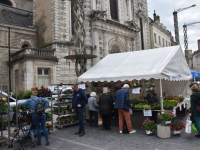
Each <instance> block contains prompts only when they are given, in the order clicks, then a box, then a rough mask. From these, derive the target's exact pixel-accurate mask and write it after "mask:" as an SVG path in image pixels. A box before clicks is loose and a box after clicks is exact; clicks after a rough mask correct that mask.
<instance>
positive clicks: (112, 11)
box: [110, 0, 118, 21]
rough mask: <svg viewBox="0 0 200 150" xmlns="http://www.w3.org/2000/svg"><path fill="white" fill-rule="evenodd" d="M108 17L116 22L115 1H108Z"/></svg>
mask: <svg viewBox="0 0 200 150" xmlns="http://www.w3.org/2000/svg"><path fill="white" fill-rule="evenodd" d="M110 15H111V18H112V19H113V20H117V21H118V9H117V0H110Z"/></svg>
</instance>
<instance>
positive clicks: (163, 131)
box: [157, 124, 171, 139]
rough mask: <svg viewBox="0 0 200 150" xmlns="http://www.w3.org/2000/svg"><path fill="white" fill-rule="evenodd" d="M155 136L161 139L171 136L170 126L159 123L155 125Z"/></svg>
mask: <svg viewBox="0 0 200 150" xmlns="http://www.w3.org/2000/svg"><path fill="white" fill-rule="evenodd" d="M157 136H158V137H160V138H163V139H167V138H170V137H171V130H170V126H162V125H160V124H158V125H157Z"/></svg>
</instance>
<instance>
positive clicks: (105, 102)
mask: <svg viewBox="0 0 200 150" xmlns="http://www.w3.org/2000/svg"><path fill="white" fill-rule="evenodd" d="M112 110H113V99H112V97H111V96H110V95H109V94H108V89H106V88H105V89H103V94H102V95H100V97H99V112H100V114H101V116H102V120H103V128H104V129H105V130H110V129H111V128H110V120H111V114H112Z"/></svg>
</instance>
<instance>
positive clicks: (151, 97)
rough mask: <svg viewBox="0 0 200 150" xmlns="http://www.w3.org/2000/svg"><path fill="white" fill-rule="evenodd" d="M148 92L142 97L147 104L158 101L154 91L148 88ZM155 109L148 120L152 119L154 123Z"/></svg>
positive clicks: (155, 120) (155, 117)
mask: <svg viewBox="0 0 200 150" xmlns="http://www.w3.org/2000/svg"><path fill="white" fill-rule="evenodd" d="M147 92H148V94H147V96H146V97H144V99H145V100H146V102H148V104H154V103H159V98H158V96H157V94H156V93H154V90H148V91H147ZM157 113H158V112H157V111H153V112H152V116H151V117H150V120H153V121H154V123H157Z"/></svg>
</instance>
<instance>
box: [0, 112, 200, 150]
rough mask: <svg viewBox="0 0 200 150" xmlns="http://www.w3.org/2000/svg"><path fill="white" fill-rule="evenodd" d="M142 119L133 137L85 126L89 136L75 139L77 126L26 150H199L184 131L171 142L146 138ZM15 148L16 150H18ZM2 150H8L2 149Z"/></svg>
mask: <svg viewBox="0 0 200 150" xmlns="http://www.w3.org/2000/svg"><path fill="white" fill-rule="evenodd" d="M134 115H135V116H137V117H139V119H137V122H136V121H135V122H134V121H133V119H132V125H133V127H135V129H136V130H137V132H136V133H134V134H120V133H119V130H118V127H117V126H115V124H114V123H113V124H112V130H110V131H104V130H102V127H90V126H89V123H86V124H85V128H86V134H85V136H83V137H79V136H77V135H74V132H76V131H77V129H78V125H75V126H69V127H65V128H64V129H63V130H59V129H55V130H54V131H53V132H51V133H50V135H49V139H50V145H49V146H45V145H44V144H45V141H44V137H43V138H42V140H43V141H42V142H43V145H42V146H37V147H35V148H31V146H30V145H29V144H27V146H25V149H26V150H33V149H37V150H199V149H200V146H199V143H200V139H199V138H196V137H195V136H194V135H195V134H194V133H192V134H186V133H185V132H184V130H183V131H182V134H181V136H179V137H178V136H174V135H172V136H171V138H169V139H161V138H159V137H157V136H156V134H155V135H153V136H147V135H146V134H145V132H144V130H143V129H141V128H140V126H141V123H142V120H143V119H144V117H142V116H140V114H137V113H135V114H134ZM17 148H18V144H15V145H14V147H13V149H14V150H15V149H17ZM0 149H1V150H4V149H8V148H7V147H1V148H0Z"/></svg>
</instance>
